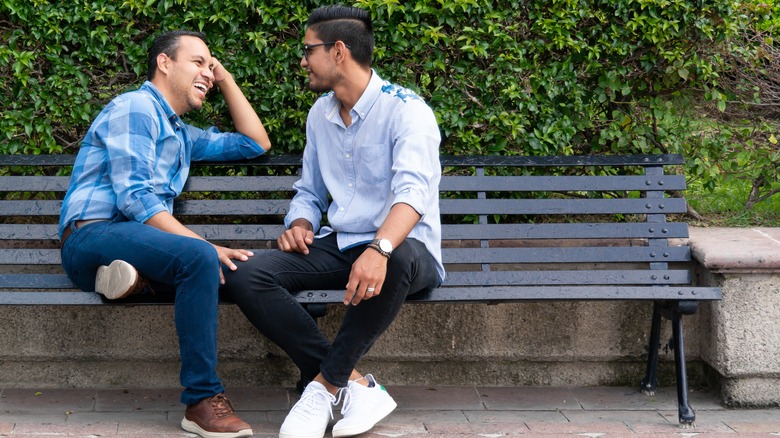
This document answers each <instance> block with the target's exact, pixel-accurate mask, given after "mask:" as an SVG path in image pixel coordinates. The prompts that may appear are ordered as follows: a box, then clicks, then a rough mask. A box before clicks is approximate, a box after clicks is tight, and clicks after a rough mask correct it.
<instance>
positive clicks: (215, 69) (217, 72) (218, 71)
mask: <svg viewBox="0 0 780 438" xmlns="http://www.w3.org/2000/svg"><path fill="white" fill-rule="evenodd" d="M211 61H212V63H213V64H212V68H211V72H212V73H213V74H214V83H215V84H217V85H219V84H220V83H222V81H224V80H225V79H227V78H229V77H230V72H228V71H227V70H226V69H225V67H224V66H223V65H222V63H221V62H219V60H218V59H217V58H211Z"/></svg>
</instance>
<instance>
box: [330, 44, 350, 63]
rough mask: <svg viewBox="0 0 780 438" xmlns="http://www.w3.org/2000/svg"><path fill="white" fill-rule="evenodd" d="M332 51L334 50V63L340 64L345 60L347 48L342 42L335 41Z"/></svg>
mask: <svg viewBox="0 0 780 438" xmlns="http://www.w3.org/2000/svg"><path fill="white" fill-rule="evenodd" d="M333 49H334V50H336V62H342V61H345V60H346V59H347V46H345V45H344V42H343V41H336V44H334V47H333Z"/></svg>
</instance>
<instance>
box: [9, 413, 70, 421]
mask: <svg viewBox="0 0 780 438" xmlns="http://www.w3.org/2000/svg"><path fill="white" fill-rule="evenodd" d="M67 418H68V415H67V414H66V413H65V412H34V413H33V412H19V411H15V412H0V422H3V423H52V424H56V423H64V422H65V421H66V420H67Z"/></svg>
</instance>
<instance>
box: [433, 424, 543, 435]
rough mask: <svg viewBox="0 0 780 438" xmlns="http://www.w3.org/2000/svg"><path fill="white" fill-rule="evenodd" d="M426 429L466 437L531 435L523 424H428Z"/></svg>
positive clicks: (441, 433)
mask: <svg viewBox="0 0 780 438" xmlns="http://www.w3.org/2000/svg"><path fill="white" fill-rule="evenodd" d="M425 426H426V429H427V430H428V433H430V434H438V435H447V436H450V435H466V436H480V437H488V436H499V437H505V436H517V435H526V436H527V434H529V433H530V431H529V429H528V428H527V427H526V425H525V424H523V423H518V422H509V423H476V424H475V423H468V424H446V423H426V425H425Z"/></svg>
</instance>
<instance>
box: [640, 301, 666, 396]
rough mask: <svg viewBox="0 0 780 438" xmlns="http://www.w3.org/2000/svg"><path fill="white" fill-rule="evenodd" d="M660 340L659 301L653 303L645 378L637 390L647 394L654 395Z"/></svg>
mask: <svg viewBox="0 0 780 438" xmlns="http://www.w3.org/2000/svg"><path fill="white" fill-rule="evenodd" d="M660 342H661V309H660V304H659V303H657V302H656V303H654V304H653V321H652V324H651V326H650V344H649V346H648V348H647V368H646V369H645V378H644V379H642V381H641V382H640V383H639V390H640V391H642V394H645V395H648V396H654V395H655V389H656V386H657V384H658V347H659V345H660Z"/></svg>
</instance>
